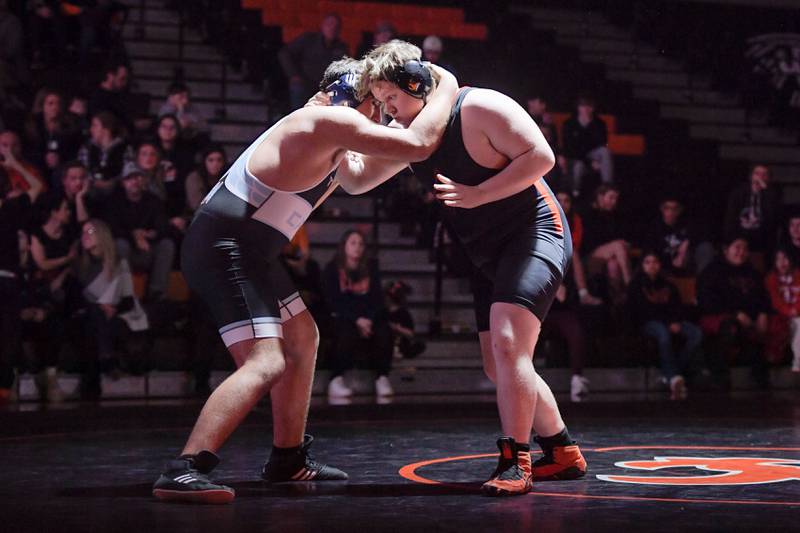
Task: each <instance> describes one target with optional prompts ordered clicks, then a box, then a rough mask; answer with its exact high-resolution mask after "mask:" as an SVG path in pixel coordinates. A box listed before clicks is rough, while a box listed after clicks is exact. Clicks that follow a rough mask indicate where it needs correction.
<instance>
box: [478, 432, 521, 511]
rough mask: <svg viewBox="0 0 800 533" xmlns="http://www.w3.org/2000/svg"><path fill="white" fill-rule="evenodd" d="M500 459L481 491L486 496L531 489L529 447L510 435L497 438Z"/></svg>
mask: <svg viewBox="0 0 800 533" xmlns="http://www.w3.org/2000/svg"><path fill="white" fill-rule="evenodd" d="M497 447H498V448H500V459H499V461H498V463H497V469H496V470H495V471H494V474H492V477H491V479H489V481H487V482H486V483H484V484H483V486H482V487H481V491H482V492H483V493H484V494H486V495H487V496H519V495H521V494H527V493H528V492H530V491H531V488H532V481H531V449H530V446H529V445H527V444H518V443H517V442H516V441H514V439H512V438H511V437H500V438H499V439H497Z"/></svg>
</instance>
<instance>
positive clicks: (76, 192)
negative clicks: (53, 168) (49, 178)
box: [61, 161, 96, 236]
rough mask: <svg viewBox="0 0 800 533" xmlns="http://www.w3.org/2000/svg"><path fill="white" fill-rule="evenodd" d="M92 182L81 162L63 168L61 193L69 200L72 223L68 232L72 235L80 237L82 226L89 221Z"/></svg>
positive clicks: (68, 227) (69, 224) (91, 205)
mask: <svg viewBox="0 0 800 533" xmlns="http://www.w3.org/2000/svg"><path fill="white" fill-rule="evenodd" d="M91 191H92V182H91V180H90V179H89V172H88V171H87V170H86V167H85V166H83V163H81V162H80V161H70V162H68V163H67V164H66V165H64V166H63V167H62V168H61V192H63V193H64V197H65V198H66V200H67V205H68V207H69V211H70V214H71V216H70V221H69V223H68V224H67V230H68V232H69V233H70V234H71V235H75V236H77V235H79V234H80V230H81V225H82V224H83V223H84V222H86V221H87V220H89V213H90V212H91V210H92V209H93V208H95V209H96V207H93V206H94V204H93V202H94V199H93V196H92V194H91Z"/></svg>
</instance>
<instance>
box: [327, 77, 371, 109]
mask: <svg viewBox="0 0 800 533" xmlns="http://www.w3.org/2000/svg"><path fill="white" fill-rule="evenodd" d="M357 83H358V74H355V73H353V72H348V73H347V74H343V75H341V76H339V79H338V80H336V81H334V82H333V83H331V84H330V85H328V86H327V87H325V92H326V93H328V94H330V96H331V105H344V106H347V107H358V106H360V105H361V102H363V100H359V99H358V96H357V92H356V84H357Z"/></svg>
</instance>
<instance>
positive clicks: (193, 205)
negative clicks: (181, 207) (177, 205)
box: [186, 144, 228, 214]
mask: <svg viewBox="0 0 800 533" xmlns="http://www.w3.org/2000/svg"><path fill="white" fill-rule="evenodd" d="M227 166H228V162H227V160H226V157H225V150H224V149H223V148H222V146H220V145H218V144H214V145H210V146H208V147H207V148H206V149H205V151H204V152H203V161H202V163H201V164H200V166H199V167H198V168H197V170H195V171H194V172H192V173H191V174H189V175H188V176H187V177H186V208H187V210H188V212H189V213H190V214H191V213H194V212H195V211H197V208H198V207H199V206H200V202H202V201H203V198H205V197H206V194H208V191H210V190H211V188H212V187H213V186H214V185H216V184H217V182H218V181H219V180H220V179H221V178H222V175H223V173H224V172H225V168H226V167H227Z"/></svg>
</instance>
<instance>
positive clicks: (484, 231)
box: [412, 88, 572, 273]
mask: <svg viewBox="0 0 800 533" xmlns="http://www.w3.org/2000/svg"><path fill="white" fill-rule="evenodd" d="M470 91H472V88H463V89H461V92H460V93H459V95H458V98H457V99H456V103H455V105H454V106H453V110H452V111H451V113H450V119H449V122H448V125H447V128H446V130H445V133H444V136H443V137H442V143H441V145H440V146H439V148H438V149H437V151H436V152H435V153H434V154H433V155H432V156H431V157H430V158H429V159H428V160H427V161H424V162H421V163H414V164H412V168H413V170H414V172H415V174H416V175H417V176H418V177H419V178H420V180H421V181H422V183H423V186H424V187H426V188H428V189H429V190H432V189H433V183H436V182H437V181H436V178H435V176H436V174H437V173H439V174H442V175H444V176H447V177H448V178H450V179H452V180H453V181H455V182H457V183H463V184H465V185H472V186H474V185H479V184H481V183H483V182H484V181H486V180H488V179H489V178H491V177H492V176H494V175H496V174H497V173H498V172H500V170H501V169H495V168H487V167H484V166H481V165H479V164H478V163H476V162H475V160H474V159H472V157H471V156H470V155H469V153H468V152H467V149H466V147H465V146H464V138H463V135H462V127H463V126H462V121H461V105H462V103H463V101H464V98H465V97H466V95H467V94H469V93H470ZM442 218H443V220H444V222H445V224H446V225H447V226H448V228H449V229H450V230H451V231H452V232H453V233H454V234H455V235H454V236H455V237H456V238H457V239H458V240H459V241H460V242H461V244H462V245H463V246H464V249H465V251H466V253H467V254H468V255H469V257H470V259H471V260H472V262H473V263H474V264H475V265H476V266H478V267H482V266H484V265H485V264H487V263H490V262H492V261H494V260H496V259H497V256H498V254H500V253H501V251H502V250H503V248H504V245H505V243H506V242H508V241H509V239H511V238H512V237H513V236H514V235H516V234H518V233H519V232H520V231H526V232H530V231H533V232H535V234H536V235H535V237H536V238H535V239H534V240H533V244H532V246H533V248H532V250H531V254H532V255H535V256H537V257H539V258H540V259H542V260H544V261H547V262H548V263H550V264H551V265H552V266H554V267H555V268H557V269H558V270H560V271H561V272H562V273H563V272H564V271H565V270H566V268H567V264H568V262H569V259H570V257H571V254H572V244H571V239H570V236H569V228H568V226H567V222H566V217H565V216H564V213H563V211H562V210H561V207H560V206H559V204H558V202H557V201H556V199H555V195H554V194H553V192H552V191H551V190H550V187H549V186H548V185H547V183H546V182H545V181H544V179H540V180H538V181H537V182H536V184H535V185H534V186H532V187H530V188H528V189H525V190H523V191H521V192H519V193H517V194H515V195H513V196H509V197H508V198H504V199H502V200H498V201H496V202H491V203H488V204H484V205H482V206H479V207H476V208H474V209H463V208H458V207H447V206H445V205H443V204H442Z"/></svg>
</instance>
